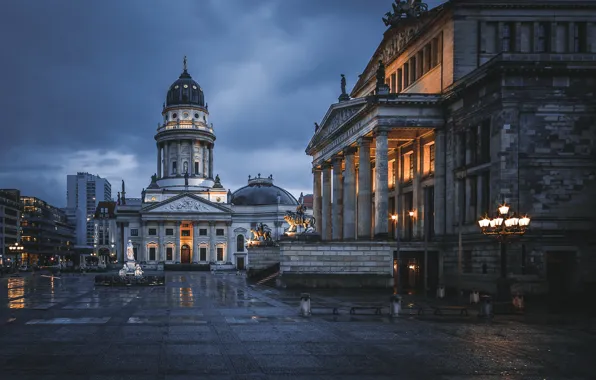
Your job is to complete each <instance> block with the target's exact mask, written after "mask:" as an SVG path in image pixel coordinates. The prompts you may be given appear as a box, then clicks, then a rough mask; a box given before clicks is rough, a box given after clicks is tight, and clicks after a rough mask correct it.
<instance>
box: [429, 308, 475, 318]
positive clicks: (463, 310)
mask: <svg viewBox="0 0 596 380" xmlns="http://www.w3.org/2000/svg"><path fill="white" fill-rule="evenodd" d="M432 309H434V310H435V313H434V314H435V315H443V311H459V314H460V315H465V316H468V308H467V307H466V306H433V307H432Z"/></svg>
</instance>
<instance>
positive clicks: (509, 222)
mask: <svg viewBox="0 0 596 380" xmlns="http://www.w3.org/2000/svg"><path fill="white" fill-rule="evenodd" d="M512 225H513V221H512V220H511V218H507V219H505V227H511V226H512Z"/></svg>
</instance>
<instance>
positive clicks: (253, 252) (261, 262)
mask: <svg viewBox="0 0 596 380" xmlns="http://www.w3.org/2000/svg"><path fill="white" fill-rule="evenodd" d="M278 263H279V247H259V246H253V247H249V248H248V268H249V270H250V271H260V270H263V269H267V268H270V267H271V266H272V265H275V264H278Z"/></svg>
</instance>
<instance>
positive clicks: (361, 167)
mask: <svg viewBox="0 0 596 380" xmlns="http://www.w3.org/2000/svg"><path fill="white" fill-rule="evenodd" d="M370 142H371V138H370V137H361V138H360V139H359V140H358V155H359V157H358V239H370V232H371V226H372V220H371V203H372V199H371V178H370V177H371V175H370Z"/></svg>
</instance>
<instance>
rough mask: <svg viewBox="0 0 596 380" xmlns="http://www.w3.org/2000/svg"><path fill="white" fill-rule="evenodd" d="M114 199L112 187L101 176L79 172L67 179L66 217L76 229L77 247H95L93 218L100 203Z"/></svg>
mask: <svg viewBox="0 0 596 380" xmlns="http://www.w3.org/2000/svg"><path fill="white" fill-rule="evenodd" d="M111 199H112V185H111V184H110V182H109V181H108V180H107V179H105V178H101V177H100V176H97V175H93V174H89V173H83V172H79V173H77V174H76V175H68V176H67V178H66V209H65V212H66V215H67V216H68V219H69V220H70V221H71V222H72V223H74V227H75V229H76V245H77V246H80V247H93V216H94V214H95V209H96V207H97V205H98V204H99V202H102V201H110V200H111Z"/></svg>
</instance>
